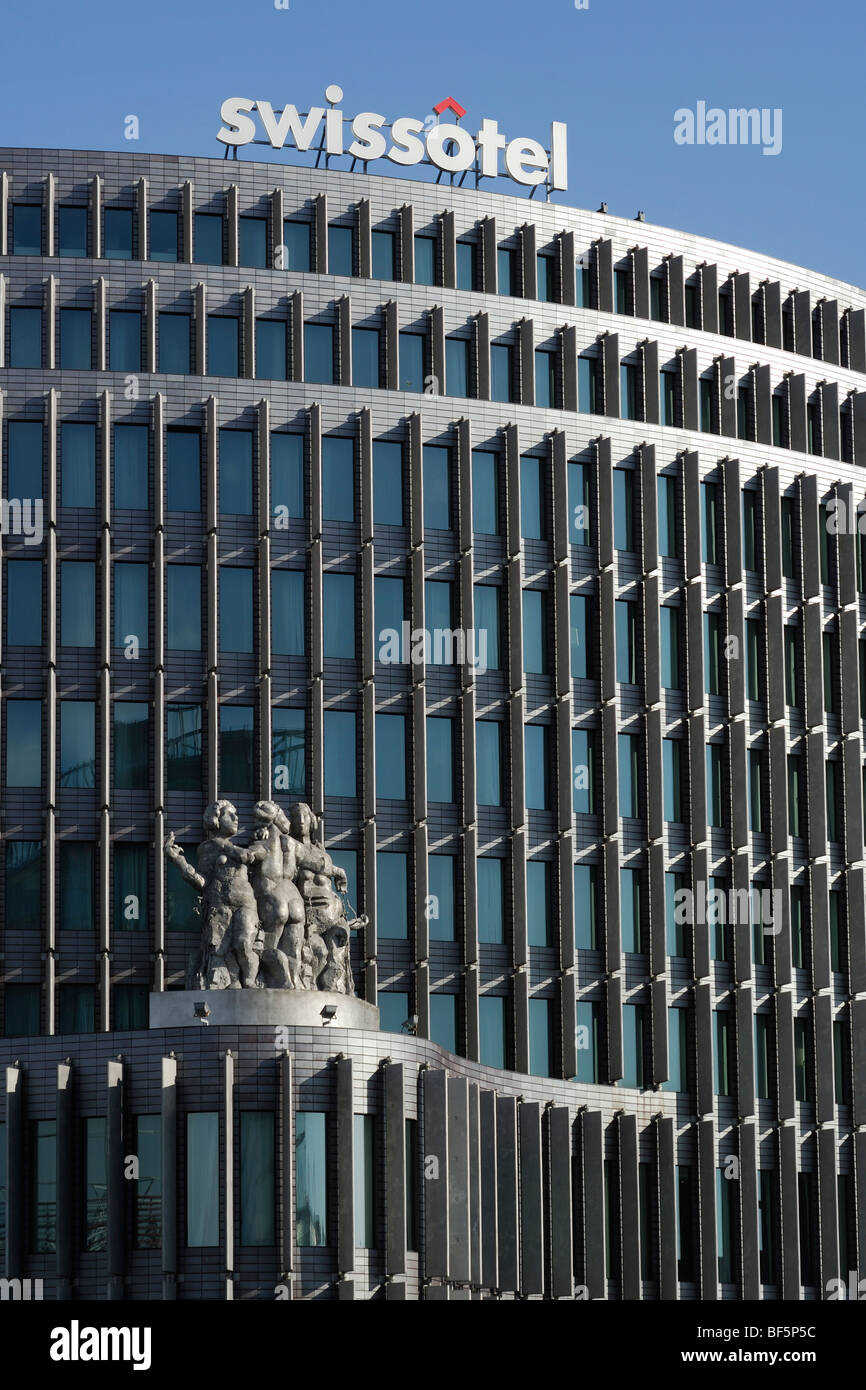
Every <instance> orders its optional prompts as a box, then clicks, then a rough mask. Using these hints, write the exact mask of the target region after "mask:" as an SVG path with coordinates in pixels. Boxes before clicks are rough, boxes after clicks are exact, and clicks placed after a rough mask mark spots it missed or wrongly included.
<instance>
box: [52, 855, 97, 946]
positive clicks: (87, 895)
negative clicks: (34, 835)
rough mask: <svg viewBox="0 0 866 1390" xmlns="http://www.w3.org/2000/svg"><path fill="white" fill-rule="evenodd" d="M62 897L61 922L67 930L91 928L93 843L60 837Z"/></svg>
mask: <svg viewBox="0 0 866 1390" xmlns="http://www.w3.org/2000/svg"><path fill="white" fill-rule="evenodd" d="M58 851H59V852H58V856H57V858H58V865H59V869H60V900H59V907H60V913H59V921H58V925H59V926H60V927H62V928H63V929H64V931H91V930H92V929H93V927H94V926H95V921H94V916H93V885H94V870H95V856H94V847H93V845H92V844H88V843H85V842H84V841H81V840H61V841H60V844H59V845H58Z"/></svg>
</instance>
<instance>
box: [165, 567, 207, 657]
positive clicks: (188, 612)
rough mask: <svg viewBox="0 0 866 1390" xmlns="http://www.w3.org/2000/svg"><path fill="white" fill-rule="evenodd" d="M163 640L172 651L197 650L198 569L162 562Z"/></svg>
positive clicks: (199, 635)
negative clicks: (164, 624) (164, 591)
mask: <svg viewBox="0 0 866 1390" xmlns="http://www.w3.org/2000/svg"><path fill="white" fill-rule="evenodd" d="M165 569H166V599H167V604H166V608H167V626H166V643H167V645H168V647H169V648H170V649H171V650H173V651H187V652H199V651H201V569H200V567H199V566H198V565H166V567H165Z"/></svg>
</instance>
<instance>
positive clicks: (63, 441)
mask: <svg viewBox="0 0 866 1390" xmlns="http://www.w3.org/2000/svg"><path fill="white" fill-rule="evenodd" d="M60 463H61V480H60V482H61V493H60V501H61V505H62V506H64V507H95V506H96V426H95V425H84V424H77V423H68V424H63V425H61V426H60Z"/></svg>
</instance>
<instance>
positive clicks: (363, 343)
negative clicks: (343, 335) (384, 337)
mask: <svg viewBox="0 0 866 1390" xmlns="http://www.w3.org/2000/svg"><path fill="white" fill-rule="evenodd" d="M352 385H353V386H373V387H379V386H381V385H382V382H381V379H380V366H379V330H378V328H353V329H352Z"/></svg>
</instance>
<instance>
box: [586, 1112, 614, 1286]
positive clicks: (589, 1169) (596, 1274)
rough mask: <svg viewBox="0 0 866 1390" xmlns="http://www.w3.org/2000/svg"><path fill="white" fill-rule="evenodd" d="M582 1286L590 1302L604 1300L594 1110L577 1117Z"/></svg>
mask: <svg viewBox="0 0 866 1390" xmlns="http://www.w3.org/2000/svg"><path fill="white" fill-rule="evenodd" d="M580 1157H581V1188H582V1195H583V1282H584V1284H585V1286H586V1290H587V1294H588V1297H589V1298H590V1299H596V1298H606V1297H607V1275H606V1273H605V1219H604V1211H605V1196H604V1127H603V1121H602V1116H601V1114H600V1113H599V1112H598V1111H595V1110H584V1111H583V1112H582V1114H581V1116H580Z"/></svg>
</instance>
